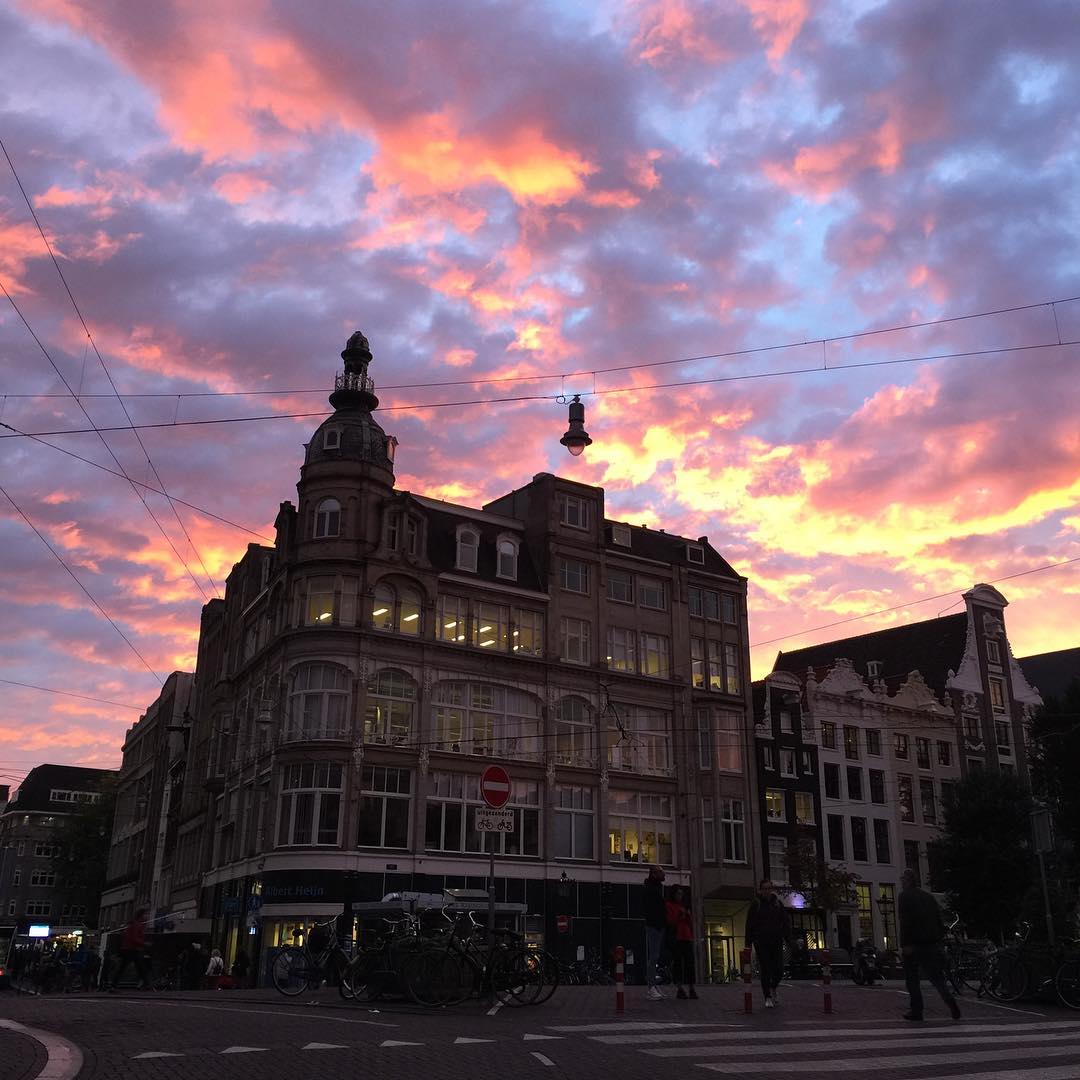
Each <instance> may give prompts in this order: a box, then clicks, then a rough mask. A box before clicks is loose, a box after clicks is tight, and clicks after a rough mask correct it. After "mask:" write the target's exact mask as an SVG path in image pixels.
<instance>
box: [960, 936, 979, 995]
mask: <svg viewBox="0 0 1080 1080" xmlns="http://www.w3.org/2000/svg"><path fill="white" fill-rule="evenodd" d="M986 966H987V953H986V949H985V948H978V947H976V948H966V949H961V950H960V952H959V954H958V956H957V958H956V974H957V976H958V977H959V979H960V982H961V983H962V984H963V985H964V986H965V987H966V988H967V989H968V990H972V991H975V992H978V989H979V987H980V986H982V984H983V982H984V980H985V979H986Z"/></svg>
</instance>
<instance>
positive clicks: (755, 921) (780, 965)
mask: <svg viewBox="0 0 1080 1080" xmlns="http://www.w3.org/2000/svg"><path fill="white" fill-rule="evenodd" d="M785 943H786V944H787V946H788V947H789V948H790V947H791V917H790V916H789V915H788V909H787V908H786V907H784V905H783V903H782V902H781V900H780V897H778V896H777V895H776V889H775V888H774V887H773V883H772V882H771V881H770V880H769V879H768V878H763V879H762V881H761V884H760V885H758V895H757V899H756V900H755V901H754V902H753V903H752V904H751V905H750V912H749V914H748V915H747V916H746V947H747V948H748V949H750V948H754V949H756V950H757V958H758V968H759V969H760V971H761V989H762V991H763V992H764V994H765V1008H766V1009H771V1008H772V1007H773V1006H774V1005H777V1004H779V1002H780V991H779V986H780V979H781V976H782V975H783V973H784V944H785Z"/></svg>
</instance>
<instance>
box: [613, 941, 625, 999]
mask: <svg viewBox="0 0 1080 1080" xmlns="http://www.w3.org/2000/svg"><path fill="white" fill-rule="evenodd" d="M625 981H626V950H625V949H624V948H623V947H622V946H621V945H616V946H615V1015H616V1016H622V1014H623V1008H624V1005H625V1001H624V994H623V984H624V983H625Z"/></svg>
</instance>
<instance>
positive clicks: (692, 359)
mask: <svg viewBox="0 0 1080 1080" xmlns="http://www.w3.org/2000/svg"><path fill="white" fill-rule="evenodd" d="M1077 301H1080V296H1065V297H1060V298H1058V299H1055V300H1040V301H1038V302H1037V303H1032V304H1018V305H1014V306H1012V307H1004V308H994V309H991V310H988V311H976V312H971V313H969V314H966V315H946V316H942V317H941V318H940V319H924V320H922V321H921V322H911V323H898V324H896V325H894V326H883V327H877V328H875V329H871V330H855V331H851V332H850V333H846V334H833V335H831V336H829V337H825V338H812V339H807V340H804V341H788V342H782V343H780V344H776V345H759V346H751V347H748V348H744V349H729V350H727V351H725V352H716V353H704V354H702V355H700V356H682V357H677V358H675V359H672V360H650V361H645V362H642V363H639V364H618V365H615V366H613V367H605V368H594V369H590V370H580V371H568V372H554V373H551V374H547V375H501V376H495V377H492V378H487V379H444V380H440V381H434V382H414V383H388V384H385V385H383V386H381V387H380V389H381V390H382V391H384V392H385V391H388V390H420V389H432V388H437V387H443V386H485V385H491V384H496V383H520V382H545V381H554V380H556V379H570V378H574V377H575V376H578V375H606V374H610V373H611V372H613V371H640V370H644V369H646V368H654V367H670V366H672V365H678V364H695V363H700V362H701V361H703V360H727V359H732V358H734V357H740V356H753V355H756V354H757V353H768V352H780V351H783V350H785V349H797V348H804V347H811V346H817V345H825V346H827V345H829V344H832V343H834V342H840V341H856V340H858V339H860V338H866V337H875V336H880V335H881V334H893V333H899V332H901V331H904V330H922V329H926V328H927V327H932V326H946V325H948V324H950V323H957V322H967V321H970V320H972V319H985V318H990V317H992V316H994V315H1008V314H1013V313H1015V312H1018V311H1034V310H1035V309H1037V308H1043V307H1049V308H1051V309H1052V310H1053V311H1054V313H1055V319H1056V306H1057V305H1058V304H1071V303H1075V302H1077ZM1057 336H1058V338H1059V340H1058V341H1056V342H1053V344H1057V345H1067V344H1074V343H1073V342H1063V341H1061V340H1060V336H1061V335H1060V333H1058V334H1057ZM958 355H959V354H958ZM838 366H839V367H855V366H857V365H854V364H841V365H838ZM808 370H821V369H819V368H813V369H808ZM325 393H326V388H325V387H311V388H304V389H293V390H205V391H192V392H191V393H186V394H185V393H179V394H173V393H164V392H162V391H154V392H144V393H132V394H125V395H123V396H124V397H126V398H133V399H134V398H177V399H182V398H214V397H259V396H273V397H288V396H290V395H293V394H325ZM6 396H8V397H11V398H13V399H17V398H42V399H45V398H51V397H66V396H67V395H65V394H8V395H6ZM80 396H81V397H83V398H96V397H109V398H111V397H113V395H112V394H82V395H80ZM496 400H501V399H496ZM514 400H517V399H514Z"/></svg>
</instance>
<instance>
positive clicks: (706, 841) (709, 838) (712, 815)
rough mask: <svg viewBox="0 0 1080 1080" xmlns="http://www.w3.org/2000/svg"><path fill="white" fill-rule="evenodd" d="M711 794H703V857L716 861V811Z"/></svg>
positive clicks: (705, 860) (709, 860)
mask: <svg viewBox="0 0 1080 1080" xmlns="http://www.w3.org/2000/svg"><path fill="white" fill-rule="evenodd" d="M714 805H715V804H714V802H713V797H712V796H711V795H702V796H701V859H702V862H716V811H715V810H714V809H713V807H714Z"/></svg>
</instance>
